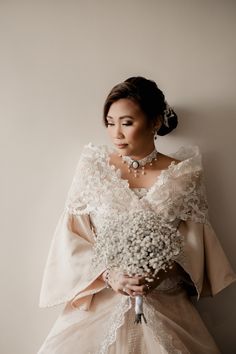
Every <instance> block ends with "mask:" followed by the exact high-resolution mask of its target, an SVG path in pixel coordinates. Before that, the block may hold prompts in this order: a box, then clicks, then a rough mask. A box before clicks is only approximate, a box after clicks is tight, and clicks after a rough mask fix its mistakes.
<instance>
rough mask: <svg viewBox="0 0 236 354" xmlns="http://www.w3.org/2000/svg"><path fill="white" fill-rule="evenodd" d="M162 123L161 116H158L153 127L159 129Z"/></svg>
mask: <svg viewBox="0 0 236 354" xmlns="http://www.w3.org/2000/svg"><path fill="white" fill-rule="evenodd" d="M161 125H162V120H161V116H158V117H157V118H156V121H155V122H154V123H153V129H154V130H159V129H160V127H161Z"/></svg>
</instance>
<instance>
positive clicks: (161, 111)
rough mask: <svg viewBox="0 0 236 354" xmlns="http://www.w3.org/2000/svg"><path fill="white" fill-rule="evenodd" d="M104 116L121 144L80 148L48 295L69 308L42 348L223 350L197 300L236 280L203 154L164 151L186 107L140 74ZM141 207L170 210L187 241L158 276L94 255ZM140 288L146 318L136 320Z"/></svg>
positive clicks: (71, 353)
mask: <svg viewBox="0 0 236 354" xmlns="http://www.w3.org/2000/svg"><path fill="white" fill-rule="evenodd" d="M103 118H104V123H105V126H106V128H107V132H108V134H109V136H110V138H111V141H112V143H113V145H114V146H115V148H109V147H107V146H105V145H102V146H95V145H93V144H91V143H90V144H88V145H86V146H85V147H84V149H83V152H82V154H81V156H80V159H79V163H78V166H77V169H76V172H75V176H74V179H73V182H72V185H71V188H70V191H69V194H68V198H67V201H66V205H65V209H64V211H63V213H62V215H61V218H60V220H59V222H58V225H57V228H56V230H55V234H54V237H53V240H52V244H51V248H50V251H49V255H48V260H47V264H46V267H45V271H44V277H43V283H42V289H41V294H40V304H39V306H40V307H47V306H54V305H57V304H61V303H65V307H64V310H63V311H62V313H61V315H60V316H59V317H58V319H57V321H56V323H55V324H54V326H53V328H52V329H51V331H50V333H49V334H48V336H47V338H46V340H45V342H44V343H43V345H42V347H41V348H40V350H39V352H38V353H39V354H65V353H68V354H78V353H80V354H89V353H90V354H95V353H96V354H97V353H100V354H101V353H109V354H128V353H134V354H138V353H142V354H145V353H146V354H157V353H181V354H182V353H191V354H193V353H196V354H201V353H202V354H203V353H208V354H210V353H219V350H218V349H217V346H216V344H215V342H214V340H213V339H212V337H211V336H210V334H209V332H208V331H207V329H206V327H205V326H204V324H203V322H202V320H201V318H200V316H199V314H198V312H197V311H196V310H195V308H194V306H193V305H192V303H191V301H190V295H197V296H198V298H199V297H200V296H204V295H215V294H216V293H218V292H219V291H221V290H222V289H223V288H225V287H226V286H228V285H229V284H231V283H232V282H234V281H235V279H236V276H235V274H234V272H233V270H232V269H231V266H230V264H229V262H228V260H227V258H226V256H225V254H224V252H223V250H222V248H221V246H220V244H219V241H218V240H217V238H216V236H215V233H214V231H213V229H212V227H211V225H210V223H209V220H208V216H207V202H206V196H205V191H204V184H203V171H202V165H201V155H200V153H199V151H198V149H197V148H196V147H195V148H189V149H186V148H185V149H184V148H183V149H180V150H179V151H178V152H177V153H176V154H175V155H173V156H172V157H170V156H167V155H164V154H162V153H160V152H157V150H156V144H155V143H154V141H156V139H157V135H165V134H167V133H169V132H170V131H171V130H172V129H174V128H175V127H176V126H177V116H176V114H175V112H174V111H173V110H172V109H171V108H170V107H169V106H168V104H167V103H166V101H165V97H164V95H163V93H162V91H161V90H160V89H159V88H158V87H157V85H156V83H155V82H154V81H152V80H147V79H145V78H143V77H131V78H129V79H127V80H126V81H124V82H122V83H120V84H118V85H116V86H115V87H113V89H112V90H111V92H110V93H109V95H108V97H107V99H106V102H105V105H104V117H103ZM157 145H158V141H157ZM138 212H140V213H144V214H145V213H148V212H151V213H154V214H155V215H157V217H160V216H161V217H162V220H165V222H167V223H169V224H171V225H172V226H171V227H172V228H174V229H175V230H176V233H177V232H178V234H179V235H180V239H181V244H182V246H181V248H180V251H179V253H178V254H177V256H176V257H175V259H174V263H173V264H172V265H173V266H172V267H170V268H168V269H167V270H165V271H164V270H163V269H160V270H159V272H158V274H156V275H155V276H154V275H153V274H154V273H153V274H151V280H152V281H151V282H150V281H149V282H148V281H147V276H146V275H144V274H133V275H130V274H127V273H126V272H121V271H119V270H117V269H116V268H112V267H108V266H107V264H106V263H105V262H103V261H100V262H98V263H97V265H96V266H94V263H93V262H94V257H95V254H96V252H95V251H94V250H95V249H96V246H97V244H99V237H98V235H99V232H100V231H101V230H102V229H103V227H104V225H105V224H106V225H108V231H109V230H110V232H108V235H107V236H106V237H107V238H105V244H104V245H105V247H100V251H99V252H97V255H98V256H102V255H103V254H104V253H105V249H107V248H109V245H110V244H112V242H114V241H117V237H116V234H117V235H119V230H121V228H122V227H123V222H121V221H120V223H119V222H118V221H117V220H124V223H125V222H126V221H127V219H125V218H124V219H121V216H122V215H127V217H128V215H129V216H130V215H131V217H132V215H137V213H138ZM135 213H136V214H135ZM128 220H131V221H130V225H131V224H132V219H128ZM128 222H129V221H128ZM132 225H133V224H132ZM109 228H110V229H109ZM122 230H123V229H122ZM128 231H129V230H128V229H127V232H128ZM117 232H118V233H117ZM120 235H121V234H120ZM122 235H123V234H122ZM95 258H96V257H95ZM216 260H217V262H216ZM138 297H139V298H140V299H142V300H143V312H144V315H145V318H146V322H145V321H142V323H141V324H136V323H134V305H135V303H136V299H137V298H138Z"/></svg>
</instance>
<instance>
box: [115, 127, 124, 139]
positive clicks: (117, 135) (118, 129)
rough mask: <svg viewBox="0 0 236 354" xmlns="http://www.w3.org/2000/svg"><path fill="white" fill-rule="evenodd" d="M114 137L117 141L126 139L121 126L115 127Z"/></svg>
mask: <svg viewBox="0 0 236 354" xmlns="http://www.w3.org/2000/svg"><path fill="white" fill-rule="evenodd" d="M113 137H114V138H115V139H121V138H123V137H124V134H123V132H122V127H121V125H120V124H116V125H115V126H114V135H113Z"/></svg>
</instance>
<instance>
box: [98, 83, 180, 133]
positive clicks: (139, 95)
mask: <svg viewBox="0 0 236 354" xmlns="http://www.w3.org/2000/svg"><path fill="white" fill-rule="evenodd" d="M121 98H128V99H131V100H133V101H134V102H135V103H137V104H138V105H139V107H140V108H141V110H142V111H143V113H144V114H145V116H146V117H147V120H148V124H150V125H151V124H154V123H156V118H157V117H158V116H159V117H160V119H161V123H162V125H161V127H160V129H159V130H158V133H157V134H158V135H161V136H163V135H166V134H168V133H170V132H171V131H172V130H173V129H175V128H176V127H177V124H178V117H177V115H176V113H175V112H174V111H173V109H172V108H171V114H170V110H168V107H167V104H166V101H165V96H164V94H163V92H162V91H161V90H160V89H159V88H158V86H157V84H156V83H155V82H154V81H153V80H148V79H146V78H144V77H142V76H134V77H130V78H128V79H127V80H125V81H124V82H121V83H119V84H117V85H115V86H114V87H113V88H112V89H111V91H110V93H109V94H108V96H107V98H106V101H105V103H104V108H103V122H104V124H105V126H106V127H107V126H108V122H107V118H106V117H107V114H108V111H109V109H110V106H111V105H112V103H114V102H116V101H118V100H119V99H121Z"/></svg>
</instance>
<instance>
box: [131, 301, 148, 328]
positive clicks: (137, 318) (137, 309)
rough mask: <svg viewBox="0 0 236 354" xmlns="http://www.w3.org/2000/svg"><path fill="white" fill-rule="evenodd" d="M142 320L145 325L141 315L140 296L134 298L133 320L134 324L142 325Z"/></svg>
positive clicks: (141, 302) (144, 318) (142, 314)
mask: <svg viewBox="0 0 236 354" xmlns="http://www.w3.org/2000/svg"><path fill="white" fill-rule="evenodd" d="M142 318H143V320H144V322H145V323H147V320H146V317H145V316H144V313H143V297H142V296H141V295H137V296H135V320H134V323H137V324H138V323H142Z"/></svg>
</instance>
